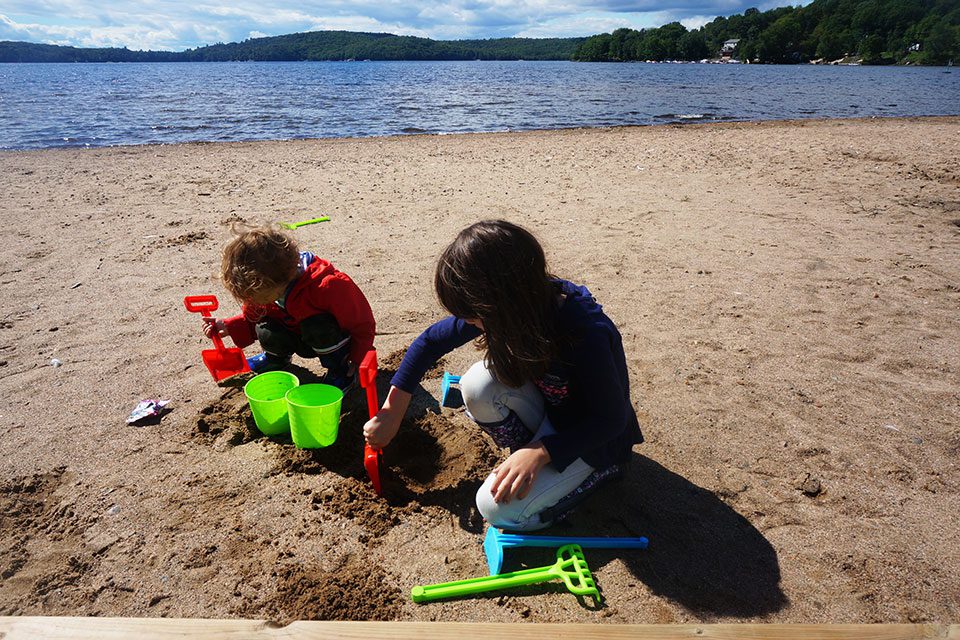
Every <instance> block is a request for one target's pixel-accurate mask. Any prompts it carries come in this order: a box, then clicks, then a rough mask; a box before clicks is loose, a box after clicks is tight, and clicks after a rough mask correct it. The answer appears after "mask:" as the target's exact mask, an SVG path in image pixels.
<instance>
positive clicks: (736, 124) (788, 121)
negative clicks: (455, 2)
mask: <svg viewBox="0 0 960 640" xmlns="http://www.w3.org/2000/svg"><path fill="white" fill-rule="evenodd" d="M958 119H960V114H947V115H918V116H859V117H853V118H843V117H823V118H820V117H816V118H784V119H767V120H728V119H723V120H716V121H707V122H703V121H698V120H690V121H685V120H679V121H671V122H662V123H652V124H626V125H611V126H600V127H589V126H574V127H558V128H553V129H520V130H504V131H465V132H453V133H428V132H423V133H394V134H385V135H370V136H331V137H327V138H277V139H262V140H191V141H184V142H150V143H133V144H117V145H103V146H63V147H45V148H42V149H2V148H0V156H3V155H5V154H17V153H34V152H48V151H96V150H109V149H149V148H153V147H178V146H210V145H254V144H290V143H330V142H337V141H343V142H358V141H364V140H370V141H388V140H389V141H394V140H403V139H407V138H411V139H416V138H456V137H473V136H513V135H540V134H562V133H569V132H590V131H617V130H625V131H629V130H633V129H650V128H679V127H725V126H728V127H731V128H742V127H747V126H757V125H761V126H777V125H783V126H806V125H810V124H818V123H845V122H849V123H856V122H872V121H878V120H879V121H905V122H911V121H931V122H937V121H943V122H950V121H951V120H958Z"/></svg>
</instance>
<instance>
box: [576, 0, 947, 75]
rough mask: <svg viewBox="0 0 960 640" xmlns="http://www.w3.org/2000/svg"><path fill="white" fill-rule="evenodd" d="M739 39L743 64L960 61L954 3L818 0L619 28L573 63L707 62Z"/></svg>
mask: <svg viewBox="0 0 960 640" xmlns="http://www.w3.org/2000/svg"><path fill="white" fill-rule="evenodd" d="M735 39H738V40H739V43H737V46H736V49H735V52H734V57H735V58H737V59H739V60H741V61H742V62H760V63H780V64H792V63H800V62H810V61H812V60H817V59H820V60H825V61H832V60H838V59H842V58H845V57H856V58H858V59H859V60H860V61H861V62H862V63H863V64H945V63H948V62H950V61H952V60H958V61H960V2H958V1H957V0H814V1H813V2H812V3H810V4H808V5H807V6H805V7H781V8H778V9H771V10H769V11H762V12H761V11H758V10H757V9H747V10H746V11H745V12H744V13H743V14H739V15H734V16H730V17H728V18H723V17H721V18H716V19H715V20H713V21H712V22H710V23H709V24H706V25H704V26H703V27H702V28H700V29H695V30H692V31H688V30H687V29H686V28H685V27H684V26H683V25H681V24H680V23H679V22H672V23H670V24H667V25H664V26H662V27H658V28H656V29H643V30H640V31H636V30H633V29H618V30H616V31H614V32H613V33H605V34H601V35H596V36H592V37H590V38H587V39H586V40H585V41H584V42H583V43H582V44H580V46H579V47H577V50H576V51H575V52H574V54H573V59H574V60H583V61H595V62H600V61H603V62H621V61H622V62H626V61H636V60H657V61H663V60H702V59H704V58H716V57H718V56H719V53H720V50H721V47H722V46H723V43H724V42H725V41H727V40H735Z"/></svg>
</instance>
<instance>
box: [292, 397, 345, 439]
mask: <svg viewBox="0 0 960 640" xmlns="http://www.w3.org/2000/svg"><path fill="white" fill-rule="evenodd" d="M342 401H343V392H342V391H340V389H338V388H337V387H334V386H332V385H329V384H304V385H300V386H299V387H295V388H293V389H290V390H289V391H287V411H288V413H289V415H290V436H291V437H292V438H293V444H295V445H297V446H298V447H299V448H301V449H319V448H320V447H328V446H330V445H331V444H333V443H334V442H335V441H336V439H337V433H338V432H339V430H340V404H341V402H342Z"/></svg>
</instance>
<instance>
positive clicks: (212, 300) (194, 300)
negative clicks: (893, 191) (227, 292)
mask: <svg viewBox="0 0 960 640" xmlns="http://www.w3.org/2000/svg"><path fill="white" fill-rule="evenodd" d="M183 306H185V307H186V308H187V311H189V312H190V313H199V314H200V315H202V316H203V317H204V318H207V317H209V316H210V312H211V311H216V310H217V308H218V307H219V306H220V303H219V302H217V296H187V297H185V298H184V299H183Z"/></svg>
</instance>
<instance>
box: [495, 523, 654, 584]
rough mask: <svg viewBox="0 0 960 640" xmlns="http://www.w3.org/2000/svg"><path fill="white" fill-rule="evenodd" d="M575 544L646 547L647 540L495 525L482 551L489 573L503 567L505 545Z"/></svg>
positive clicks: (605, 546)
mask: <svg viewBox="0 0 960 640" xmlns="http://www.w3.org/2000/svg"><path fill="white" fill-rule="evenodd" d="M570 544H575V545H579V546H580V547H581V548H583V549H646V548H647V545H648V544H649V541H648V540H647V539H646V538H644V537H643V536H640V537H639V538H606V537H599V538H589V537H576V536H574V537H566V536H527V535H520V534H513V533H500V532H499V531H498V530H497V528H496V527H488V528H487V535H486V537H485V538H484V539H483V551H484V553H485V554H486V555H487V568H489V569H490V575H492V576H495V575H497V574H499V573H500V569H501V568H502V567H503V550H504V548H506V547H558V546H562V545H570Z"/></svg>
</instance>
